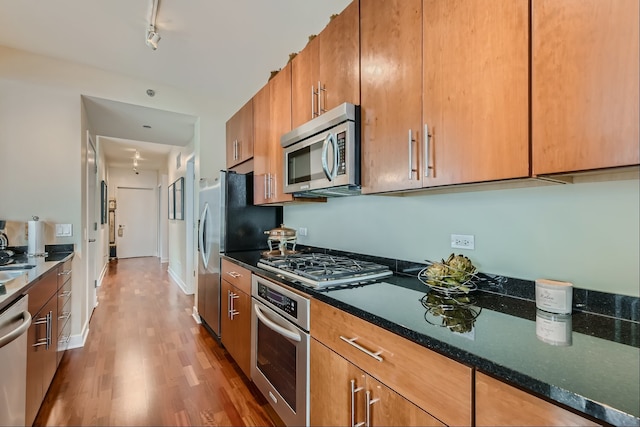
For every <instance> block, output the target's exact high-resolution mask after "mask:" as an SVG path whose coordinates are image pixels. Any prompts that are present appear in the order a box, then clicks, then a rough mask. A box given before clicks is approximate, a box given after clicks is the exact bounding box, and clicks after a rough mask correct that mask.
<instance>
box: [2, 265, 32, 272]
mask: <svg viewBox="0 0 640 427" xmlns="http://www.w3.org/2000/svg"><path fill="white" fill-rule="evenodd" d="M33 267H35V265H33V264H26V263H20V264H7V265H0V271H12V270H28V269H30V268H33Z"/></svg>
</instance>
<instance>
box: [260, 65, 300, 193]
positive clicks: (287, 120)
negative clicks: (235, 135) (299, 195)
mask: <svg viewBox="0 0 640 427" xmlns="http://www.w3.org/2000/svg"><path fill="white" fill-rule="evenodd" d="M253 121H254V133H255V147H254V155H253V166H254V175H253V180H254V186H253V203H254V204H256V205H260V204H272V203H284V202H289V201H292V200H293V196H292V195H291V194H285V193H284V183H283V172H284V171H283V160H284V159H283V156H284V154H283V151H282V146H281V145H280V138H281V137H282V135H283V134H285V133H287V132H289V131H290V130H291V64H290V63H289V64H287V65H286V66H285V67H284V68H282V70H280V72H279V73H278V74H276V76H275V77H273V78H272V79H271V80H269V83H267V85H265V86H264V87H263V88H262V89H261V90H260V91H259V92H258V93H257V94H256V95H255V96H254V97H253Z"/></svg>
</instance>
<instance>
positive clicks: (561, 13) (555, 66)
mask: <svg viewBox="0 0 640 427" xmlns="http://www.w3.org/2000/svg"><path fill="white" fill-rule="evenodd" d="M532 4H533V6H532V7H533V10H532V13H533V19H532V37H533V43H532V56H533V58H532V138H533V142H532V145H533V173H534V174H536V175H538V174H550V173H557V172H570V171H581V170H588V169H597V168H607V167H613V166H626V165H637V164H638V163H640V158H639V156H640V154H639V150H638V141H639V139H638V115H639V111H638V108H639V107H638V105H639V103H640V100H639V98H638V92H639V88H638V75H639V69H638V63H639V58H638V49H639V47H638V39H639V35H638V26H639V24H638V22H639V15H640V11H639V4H640V3H639V2H638V0H535V1H533V2H532Z"/></svg>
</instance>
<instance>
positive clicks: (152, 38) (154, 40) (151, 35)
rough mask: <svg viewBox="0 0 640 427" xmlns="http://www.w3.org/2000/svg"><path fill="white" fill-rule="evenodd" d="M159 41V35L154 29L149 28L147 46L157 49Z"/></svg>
mask: <svg viewBox="0 0 640 427" xmlns="http://www.w3.org/2000/svg"><path fill="white" fill-rule="evenodd" d="M159 41H160V34H158V33H157V32H156V29H155V27H149V29H148V30H147V41H146V43H147V46H149V47H150V48H151V49H153V50H156V49H157V48H158V42H159Z"/></svg>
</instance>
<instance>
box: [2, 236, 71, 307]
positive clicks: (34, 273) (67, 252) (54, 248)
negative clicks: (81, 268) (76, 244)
mask: <svg viewBox="0 0 640 427" xmlns="http://www.w3.org/2000/svg"><path fill="white" fill-rule="evenodd" d="M12 249H14V250H15V251H16V255H15V256H14V258H15V262H14V264H28V266H29V267H27V268H24V271H26V273H25V274H23V275H21V276H18V277H16V278H15V279H13V280H11V281H8V282H5V283H1V284H0V311H2V310H4V308H5V307H8V306H9V305H11V304H12V303H13V302H14V301H16V300H17V299H18V298H19V297H20V296H21V295H24V294H25V293H26V292H27V291H28V290H29V288H30V287H31V286H33V284H35V282H36V281H37V280H38V279H39V278H40V277H42V275H44V274H45V273H47V272H48V271H49V270H51V269H52V268H55V267H57V266H58V265H59V264H60V263H63V262H65V261H67V260H68V259H70V258H72V257H73V255H74V252H73V245H51V246H46V247H45V249H46V250H47V253H48V255H47V256H45V257H43V256H36V257H28V256H27V255H26V254H24V253H23V252H24V251H21V249H22V248H12ZM24 250H25V251H26V248H24ZM5 268H9V270H7V271H15V270H11V268H12V264H8V265H7V266H6V267H5ZM16 268H18V267H16ZM20 270H23V269H22V268H20Z"/></svg>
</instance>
